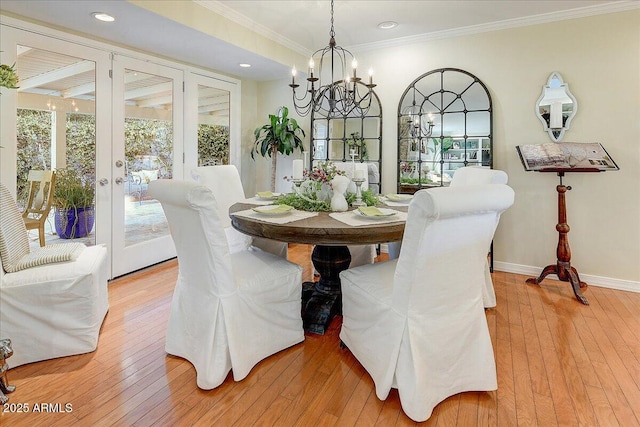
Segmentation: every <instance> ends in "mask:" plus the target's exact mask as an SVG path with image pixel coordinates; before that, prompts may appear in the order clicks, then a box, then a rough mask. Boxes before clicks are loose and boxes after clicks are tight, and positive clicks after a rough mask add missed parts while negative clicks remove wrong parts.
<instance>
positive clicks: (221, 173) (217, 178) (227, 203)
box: [191, 165, 288, 259]
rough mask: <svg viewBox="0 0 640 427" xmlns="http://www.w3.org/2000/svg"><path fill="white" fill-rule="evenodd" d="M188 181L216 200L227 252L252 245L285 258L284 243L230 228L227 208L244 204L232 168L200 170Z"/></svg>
mask: <svg viewBox="0 0 640 427" xmlns="http://www.w3.org/2000/svg"><path fill="white" fill-rule="evenodd" d="M191 177H192V178H193V179H194V180H195V181H196V182H199V183H200V184H202V185H204V186H206V187H208V188H209V189H210V190H211V192H212V193H213V196H214V197H215V198H216V202H217V205H218V215H219V217H220V221H221V222H222V225H223V227H224V230H225V234H226V237H227V242H228V243H229V250H230V251H231V252H236V251H238V250H244V249H245V248H247V247H248V246H249V245H253V246H255V247H257V248H260V249H262V250H265V251H267V252H271V253H272V254H274V255H278V256H280V257H282V258H285V259H286V258H287V247H288V245H287V243H284V242H277V241H275V240H270V239H263V238H261V237H253V238H252V237H251V236H248V235H246V234H242V233H240V232H239V231H237V230H236V229H235V228H233V227H232V226H231V219H230V218H229V208H230V207H231V206H232V205H233V204H235V203H239V202H243V201H244V200H245V196H244V189H243V188H242V181H241V180H240V174H239V173H238V169H236V167H235V166H234V165H216V166H200V167H197V168H195V169H193V170H192V171H191Z"/></svg>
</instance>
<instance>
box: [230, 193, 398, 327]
mask: <svg viewBox="0 0 640 427" xmlns="http://www.w3.org/2000/svg"><path fill="white" fill-rule="evenodd" d="M258 200H259V199H258ZM255 203H256V198H252V199H247V200H246V201H245V202H241V203H236V204H234V205H232V206H231V207H230V209H229V215H230V218H231V225H232V226H233V228H235V229H236V230H238V231H240V232H241V233H244V234H247V235H250V236H254V237H263V238H267V239H272V240H276V241H281V242H287V243H302V244H311V245H315V247H314V249H313V251H312V254H311V261H312V263H313V266H314V267H315V269H316V271H317V272H318V273H319V279H318V280H317V281H315V282H305V283H303V284H302V296H301V297H302V320H303V326H304V329H305V331H307V332H310V333H314V334H321V335H322V334H324V333H325V332H326V331H327V328H328V326H329V324H330V323H331V320H332V319H333V318H334V317H335V316H336V315H339V314H341V313H342V291H341V285H340V272H341V271H344V270H346V269H347V268H349V264H350V262H351V254H350V252H349V248H348V247H347V245H350V246H351V245H370V244H380V243H387V242H395V241H401V240H402V236H403V234H404V226H405V223H406V219H407V211H408V202H404V203H394V202H390V201H389V202H388V203H387V205H381V206H384V208H383V207H381V208H380V210H381V211H384V212H385V213H387V214H389V215H386V216H380V217H365V216H363V215H361V214H360V212H358V211H357V210H356V209H355V208H350V209H349V210H348V211H346V212H306V211H298V210H295V209H292V210H291V211H290V212H287V213H285V214H282V215H273V216H272V215H269V214H268V213H267V214H263V213H260V212H256V210H254V208H256V204H255Z"/></svg>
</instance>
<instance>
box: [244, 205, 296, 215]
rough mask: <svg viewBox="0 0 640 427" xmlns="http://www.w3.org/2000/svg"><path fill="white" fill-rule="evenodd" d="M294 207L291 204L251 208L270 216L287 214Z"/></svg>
mask: <svg viewBox="0 0 640 427" xmlns="http://www.w3.org/2000/svg"><path fill="white" fill-rule="evenodd" d="M292 209H293V207H292V206H289V205H267V206H258V207H255V208H251V210H252V211H254V212H257V213H259V214H261V215H269V216H277V215H287V214H289V213H291V210H292Z"/></svg>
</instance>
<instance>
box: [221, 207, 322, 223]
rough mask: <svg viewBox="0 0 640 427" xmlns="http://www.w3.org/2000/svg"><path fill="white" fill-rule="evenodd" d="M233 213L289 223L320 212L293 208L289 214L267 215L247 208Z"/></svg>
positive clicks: (267, 220)
mask: <svg viewBox="0 0 640 427" xmlns="http://www.w3.org/2000/svg"><path fill="white" fill-rule="evenodd" d="M231 215H237V216H242V217H245V218H252V219H258V220H260V221H264V222H268V223H271V224H287V223H289V222H293V221H299V220H301V219H306V218H311V217H313V216H317V215H318V212H305V211H299V210H296V209H293V210H291V212H290V213H287V214H284V215H277V216H276V215H274V216H269V215H265V214H261V213H259V212H256V211H253V210H251V209H247V210H244V211H239V212H235V213H232V214H231Z"/></svg>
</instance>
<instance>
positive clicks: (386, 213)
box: [353, 208, 398, 220]
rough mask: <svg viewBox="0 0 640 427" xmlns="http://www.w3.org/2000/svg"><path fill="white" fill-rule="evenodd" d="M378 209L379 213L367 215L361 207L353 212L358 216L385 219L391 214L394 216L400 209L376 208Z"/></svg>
mask: <svg viewBox="0 0 640 427" xmlns="http://www.w3.org/2000/svg"><path fill="white" fill-rule="evenodd" d="M375 209H376V210H377V211H379V214H378V215H375V214H374V215H367V214H365V213H363V212H362V211H360V209H356V210H354V211H353V213H354V214H355V215H357V216H359V217H360V218H367V219H374V220H375V219H385V218H389V217H390V216H393V215H395V214H397V213H398V211H395V210H393V209H385V208H375Z"/></svg>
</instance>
